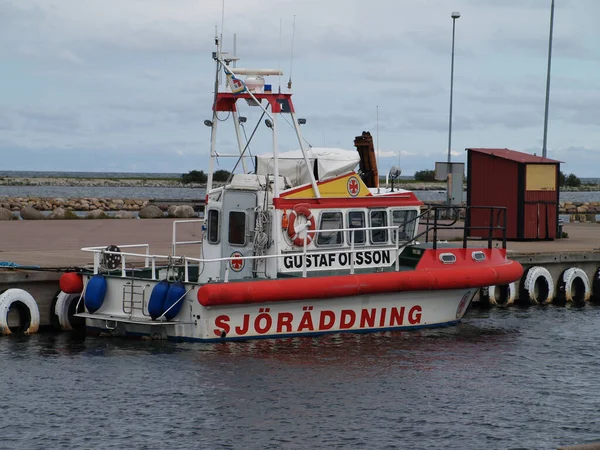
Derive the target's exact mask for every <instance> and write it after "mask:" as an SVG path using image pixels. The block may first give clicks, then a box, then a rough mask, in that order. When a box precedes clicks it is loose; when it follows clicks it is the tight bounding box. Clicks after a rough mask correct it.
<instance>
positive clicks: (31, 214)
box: [21, 206, 46, 220]
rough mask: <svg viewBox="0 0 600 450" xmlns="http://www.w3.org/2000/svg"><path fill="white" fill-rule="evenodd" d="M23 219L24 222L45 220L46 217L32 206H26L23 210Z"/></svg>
mask: <svg viewBox="0 0 600 450" xmlns="http://www.w3.org/2000/svg"><path fill="white" fill-rule="evenodd" d="M21 218H22V219H24V220H44V219H45V218H46V216H44V215H43V214H42V213H41V212H39V211H38V210H37V209H34V208H32V207H31V206H24V207H23V208H21Z"/></svg>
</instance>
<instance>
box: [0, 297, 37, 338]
mask: <svg viewBox="0 0 600 450" xmlns="http://www.w3.org/2000/svg"><path fill="white" fill-rule="evenodd" d="M11 310H12V311H13V312H14V313H16V314H10V316H11V318H10V319H11V320H10V322H11V323H14V320H15V319H17V318H18V325H17V326H14V325H13V326H12V327H10V326H9V313H10V312H11ZM39 327H40V310H39V308H38V305H37V303H36V302H35V300H34V298H33V297H32V296H31V294H30V293H29V292H27V291H24V290H23V289H7V290H6V291H4V292H3V293H2V294H0V334H3V335H5V336H6V335H9V334H13V333H23V334H34V333H36V332H37V331H38V329H39Z"/></svg>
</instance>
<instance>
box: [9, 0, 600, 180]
mask: <svg viewBox="0 0 600 450" xmlns="http://www.w3.org/2000/svg"><path fill="white" fill-rule="evenodd" d="M550 3H551V0H371V1H369V2H365V1H363V0H360V1H358V0H260V1H259V0H243V1H241V0H225V1H224V7H223V1H222V0H86V1H81V0H0V42H1V45H0V58H1V61H2V67H3V69H2V77H1V80H2V83H1V87H0V89H1V92H2V95H0V169H1V170H59V171H94V172H102V171H106V172H175V173H187V172H189V171H190V170H204V171H206V170H207V169H208V154H209V149H210V128H208V127H206V126H204V124H203V121H204V120H205V119H210V118H211V114H212V113H211V108H212V102H213V88H214V86H213V85H214V72H215V63H214V61H213V60H212V56H211V54H212V52H213V51H214V50H215V47H214V36H215V27H218V29H219V32H221V31H222V32H223V46H224V49H225V50H229V51H232V50H233V34H234V33H235V34H236V35H237V55H238V56H239V57H240V58H241V59H240V61H239V62H238V67H252V68H256V67H270V68H281V70H283V72H284V75H283V76H282V77H280V78H279V77H271V79H270V80H267V83H271V84H272V85H273V86H274V88H275V89H277V88H278V87H279V86H281V88H282V90H283V91H286V84H287V81H288V79H289V78H290V75H291V78H292V81H293V93H294V97H293V100H294V104H295V107H296V111H297V113H298V116H299V117H303V118H306V121H307V123H306V124H305V125H303V126H302V133H303V137H304V138H305V139H306V141H307V142H308V143H310V144H311V145H313V146H316V147H338V148H345V149H349V150H352V149H353V148H354V147H353V140H354V137H355V136H358V135H360V134H361V132H362V131H365V130H366V131H370V132H371V134H372V135H373V136H374V137H375V142H376V147H377V150H378V153H379V166H380V173H386V171H387V170H389V168H390V167H391V166H392V165H396V166H398V165H399V166H400V168H401V169H402V174H403V175H413V174H414V173H415V172H416V171H419V170H430V169H431V170H432V169H434V167H435V162H436V161H446V159H447V155H448V124H449V123H448V122H449V104H450V72H451V70H450V68H451V48H452V18H451V13H452V12H453V11H459V12H460V14H461V17H460V18H459V19H457V20H456V34H455V61H454V96H453V99H454V101H453V126H452V145H451V154H452V161H455V162H465V161H466V152H465V148H471V147H473V148H474V147H488V148H509V149H513V150H518V151H523V152H528V153H536V154H537V155H541V154H542V140H543V123H544V104H545V91H546V69H547V58H548V37H549V24H550ZM598 17H600V2H598V1H597V0H556V7H555V18H554V37H553V53H552V72H551V74H552V80H551V91H550V104H549V106H550V108H549V126H548V145H547V156H548V157H549V158H552V159H556V160H560V161H562V162H563V163H562V164H561V170H562V171H563V172H565V173H567V174H569V173H574V174H575V175H577V176H578V177H600V77H598V75H597V74H598V73H600V28H599V27H598V26H597V20H598ZM294 18H295V19H294ZM294 20H295V27H294V26H293V23H294ZM292 37H293V39H292ZM292 42H293V45H292ZM292 55H293V58H292ZM290 72H291V74H290ZM250 109H251V111H249V112H248V113H247V114H246V113H244V115H247V116H248V122H247V124H246V132H247V135H249V134H250V133H251V132H252V129H253V127H254V122H253V120H254V121H255V120H256V119H257V118H258V114H257V108H253V109H252V108H250ZM220 119H224V117H220ZM282 123H283V122H282ZM219 125H220V127H219V134H218V141H217V142H218V144H219V151H220V152H221V153H228V152H234V151H237V148H236V141H235V135H234V133H233V127H232V125H231V124H229V123H225V122H223V123H222V124H221V123H219ZM221 125H222V126H221ZM284 128H285V127H283V126H282V127H280V130H281V138H280V140H279V149H280V151H286V150H294V149H297V148H298V143H297V141H294V139H293V135H292V134H291V133H289V130H285V129H284ZM288 128H289V127H288ZM267 132H268V130H266V128H265V127H264V126H259V128H258V131H257V138H256V140H254V141H253V142H252V144H251V146H250V151H251V152H252V154H260V153H266V152H268V151H270V149H271V144H270V143H269V141H268V140H267V139H266V137H268V136H267V135H266V134H265V133H267ZM259 134H260V136H259ZM263 135H264V137H263ZM234 162H235V161H233V160H232V159H231V158H230V159H227V158H220V159H219V161H218V166H217V169H225V170H230V169H231V167H232V164H233V163H234Z"/></svg>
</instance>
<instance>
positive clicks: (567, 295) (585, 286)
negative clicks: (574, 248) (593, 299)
mask: <svg viewBox="0 0 600 450" xmlns="http://www.w3.org/2000/svg"><path fill="white" fill-rule="evenodd" d="M558 292H559V294H560V298H561V300H564V301H566V302H574V303H584V302H587V301H588V300H589V299H590V296H591V295H592V290H591V288H590V280H589V278H588V276H587V274H586V273H585V272H584V271H583V270H582V269H580V268H578V267H571V268H569V269H567V270H565V271H564V272H563V273H562V275H561V276H560V283H559V284H558Z"/></svg>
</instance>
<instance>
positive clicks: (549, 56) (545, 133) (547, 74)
mask: <svg viewBox="0 0 600 450" xmlns="http://www.w3.org/2000/svg"><path fill="white" fill-rule="evenodd" d="M553 28H554V0H552V3H551V5H550V37H549V38H548V70H547V72H546V107H545V109H544V142H543V144H542V157H544V158H545V157H546V153H547V150H546V143H547V142H548V105H549V103H550V68H551V65H552V31H553Z"/></svg>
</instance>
